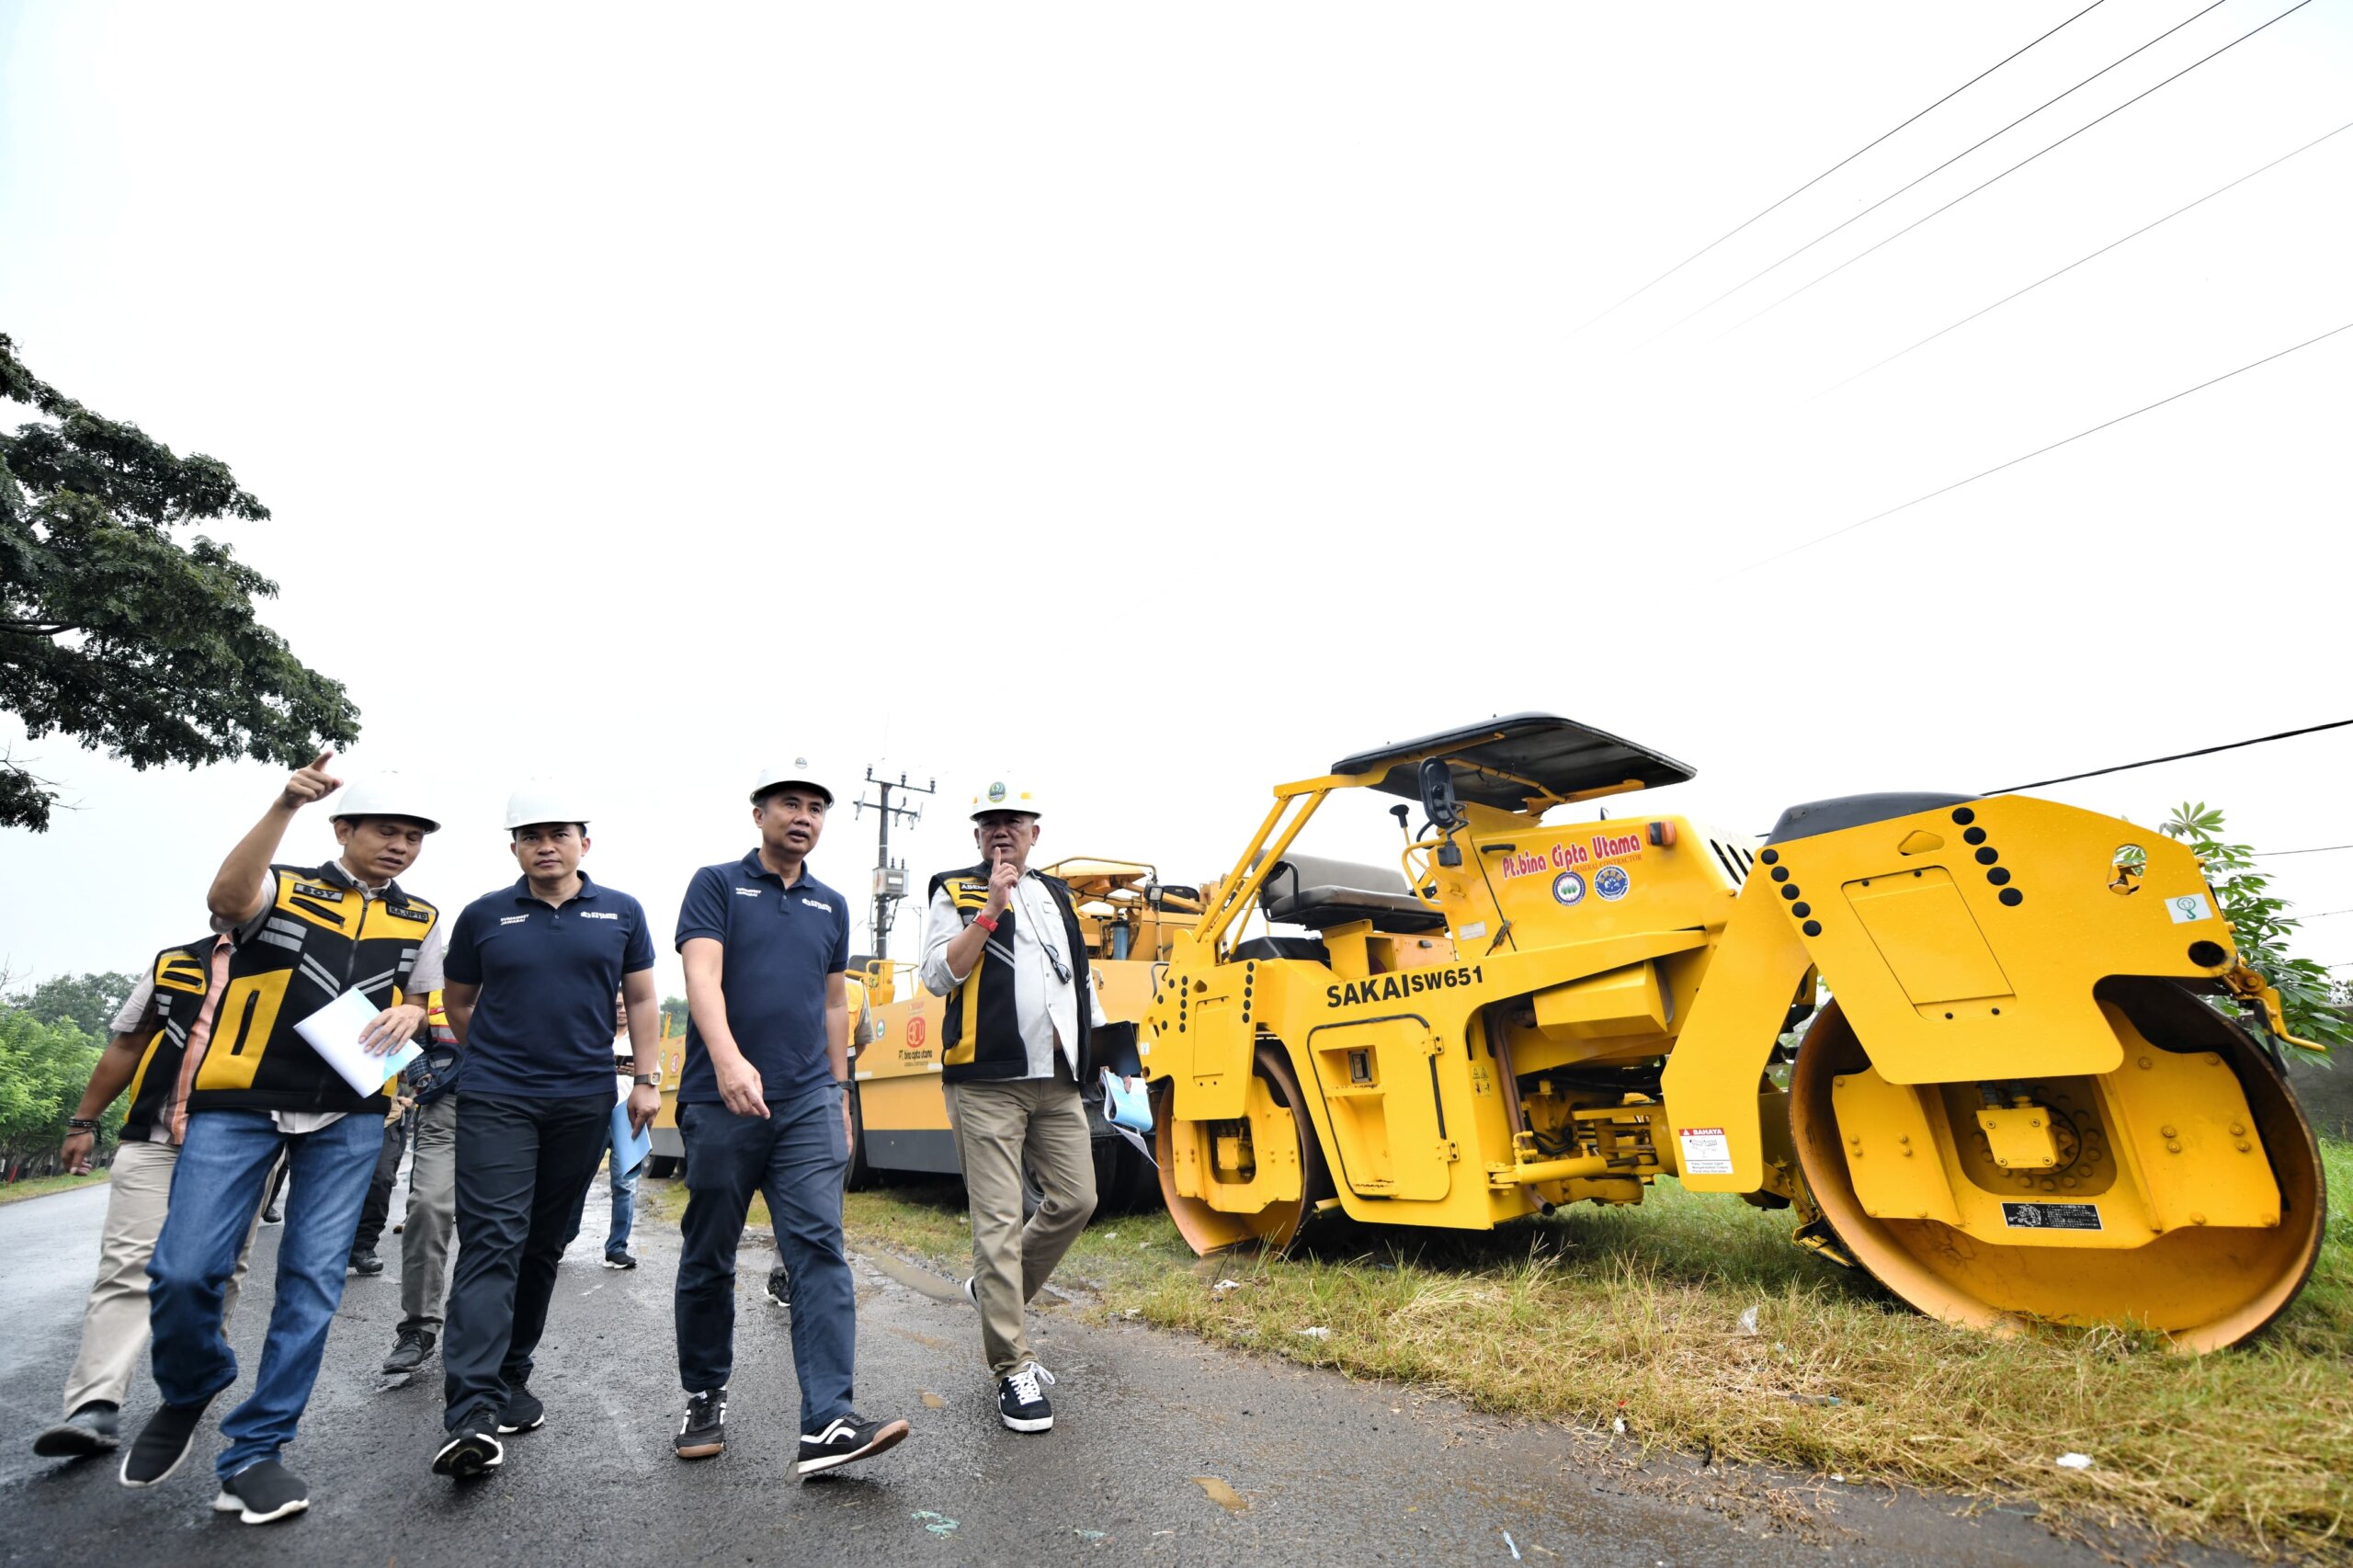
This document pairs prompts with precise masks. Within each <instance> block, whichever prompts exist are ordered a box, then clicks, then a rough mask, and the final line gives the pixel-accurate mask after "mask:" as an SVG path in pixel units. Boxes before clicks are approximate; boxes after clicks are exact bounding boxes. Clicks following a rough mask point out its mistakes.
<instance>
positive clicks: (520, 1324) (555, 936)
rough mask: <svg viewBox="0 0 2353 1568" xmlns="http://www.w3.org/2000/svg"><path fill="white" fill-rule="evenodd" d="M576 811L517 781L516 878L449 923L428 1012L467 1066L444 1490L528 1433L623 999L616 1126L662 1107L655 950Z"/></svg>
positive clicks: (446, 1362) (461, 1104) (592, 1170)
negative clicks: (593, 858)
mask: <svg viewBox="0 0 2353 1568" xmlns="http://www.w3.org/2000/svg"><path fill="white" fill-rule="evenodd" d="M587 815H588V812H587V808H586V806H585V804H584V803H583V802H582V801H581V800H580V799H579V797H578V796H577V795H576V794H575V793H574V792H572V791H570V790H563V789H560V788H556V787H553V786H549V785H529V786H526V787H525V788H523V789H520V790H517V791H515V793H514V795H513V796H512V797H511V798H510V799H509V800H508V801H507V802H506V835H507V845H508V847H509V848H510V849H511V850H512V851H513V852H514V856H515V859H516V863H517V865H518V866H520V867H521V868H522V872H523V874H522V875H521V876H520V877H518V878H517V879H516V881H515V883H514V885H513V886H511V887H505V888H501V889H499V890H498V891H497V892H490V893H484V894H483V896H482V897H480V898H478V899H476V900H474V901H473V902H472V903H470V904H468V905H466V907H465V909H464V911H463V912H462V913H460V915H459V916H458V918H457V919H456V920H455V921H454V922H453V923H452V924H451V926H450V930H449V965H448V975H449V978H448V981H447V983H446V984H445V985H444V986H443V988H442V1002H443V1006H444V1008H445V1010H446V1011H447V1012H448V1014H449V1028H450V1030H451V1032H452V1033H454V1034H455V1035H456V1036H457V1037H458V1043H459V1044H460V1046H461V1047H462V1048H463V1050H464V1053H465V1064H466V1065H465V1091H464V1092H463V1093H462V1094H460V1096H458V1166H457V1193H458V1264H457V1268H456V1270H455V1272H454V1274H453V1275H452V1277H451V1278H450V1281H449V1305H448V1308H447V1309H446V1311H447V1324H446V1326H447V1330H448V1334H447V1337H446V1338H444V1340H443V1341H442V1345H441V1374H442V1376H441V1384H442V1402H443V1404H444V1406H445V1408H444V1410H443V1412H442V1416H441V1424H442V1426H443V1428H444V1429H445V1430H446V1431H447V1433H448V1434H449V1435H448V1437H447V1440H445V1441H444V1442H443V1443H442V1445H441V1447H440V1448H439V1449H438V1451H437V1452H436V1453H435V1454H434V1457H433V1471H434V1473H435V1474H437V1475H447V1476H450V1477H453V1478H455V1479H459V1480H464V1479H467V1478H470V1477H472V1476H477V1475H481V1474H483V1472H484V1471H491V1470H495V1469H497V1468H498V1467H499V1466H500V1465H501V1464H503V1463H504V1462H505V1460H506V1445H505V1443H503V1442H502V1441H501V1440H500V1439H501V1438H502V1437H512V1436H514V1435H516V1434H517V1433H522V1432H530V1431H535V1430H537V1429H538V1428H539V1427H540V1426H541V1425H542V1424H543V1423H544V1422H545V1421H546V1419H547V1414H546V1406H545V1405H544V1403H542V1402H541V1401H540V1398H539V1396H538V1395H537V1394H535V1393H534V1392H532V1391H531V1388H530V1380H531V1372H532V1366H533V1363H532V1359H531V1353H532V1352H533V1351H534V1350H536V1349H537V1348H538V1347H539V1343H540V1333H541V1332H542V1331H543V1330H544V1329H545V1328H546V1326H547V1321H548V1302H549V1301H550V1300H551V1298H552V1297H553V1295H554V1294H555V1277H556V1265H557V1263H558V1262H559V1261H560V1260H561V1259H562V1258H563V1247H564V1243H565V1242H566V1241H567V1240H568V1239H569V1238H570V1234H571V1226H572V1220H573V1216H574V1214H576V1213H577V1212H578V1211H579V1209H580V1201H581V1199H582V1197H583V1195H585V1193H586V1191H587V1190H588V1184H589V1182H590V1181H591V1180H592V1179H594V1177H595V1176H596V1174H597V1164H598V1162H599V1161H601V1160H602V1159H603V1158H604V1153H605V1143H606V1140H607V1138H608V1136H609V1135H610V1131H611V1127H612V1117H613V996H614V994H615V993H617V992H618V993H620V994H625V995H627V996H628V998H629V1002H630V1031H629V1037H630V1046H631V1052H632V1054H633V1056H634V1058H635V1062H636V1069H637V1072H636V1085H635V1087H634V1088H633V1089H632V1090H631V1095H630V1098H629V1117H630V1119H631V1123H632V1124H634V1125H635V1126H636V1127H639V1128H642V1127H643V1126H644V1125H645V1124H646V1123H647V1122H649V1121H652V1120H653V1119H654V1112H655V1111H657V1110H659V1109H660V1108H661V1096H660V1095H659V1093H658V1091H657V1090H656V1089H655V1087H654V1085H655V1084H657V1083H658V1082H659V1077H658V1074H657V1072H656V1068H655V1063H654V1056H655V1052H656V1051H657V1049H658V1044H657V1041H656V1040H655V1019H656V1017H658V1015H659V1013H660V1008H661V1002H660V998H659V997H658V996H656V995H655V994H654V937H653V934H652V932H651V931H649V930H648V929H647V927H646V924H645V911H644V909H643V908H642V907H641V906H640V905H639V903H638V902H637V900H635V899H633V898H631V896H630V895H629V894H627V893H625V892H620V891H618V890H616V889H613V888H608V887H604V886H601V885H599V884H597V882H594V881H590V880H589V878H588V876H587V874H586V873H585V872H584V871H582V870H581V869H580V861H581V858H582V857H583V856H585V855H586V854H587V853H588V848H589V839H588V824H587V820H586V819H587Z"/></svg>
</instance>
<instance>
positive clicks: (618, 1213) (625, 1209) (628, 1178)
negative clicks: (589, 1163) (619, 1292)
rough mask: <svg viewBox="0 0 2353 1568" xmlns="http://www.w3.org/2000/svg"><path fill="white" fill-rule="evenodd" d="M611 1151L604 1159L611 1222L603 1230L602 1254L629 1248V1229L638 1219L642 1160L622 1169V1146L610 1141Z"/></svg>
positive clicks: (609, 1254) (619, 1251)
mask: <svg viewBox="0 0 2353 1568" xmlns="http://www.w3.org/2000/svg"><path fill="white" fill-rule="evenodd" d="M612 1147H613V1155H612V1158H611V1159H610V1160H608V1162H606V1164H607V1169H606V1172H605V1176H606V1181H607V1184H608V1186H610V1187H612V1189H613V1224H612V1228H611V1229H610V1230H608V1231H607V1232H606V1233H605V1256H607V1257H610V1256H613V1255H614V1254H616V1253H623V1252H627V1251H629V1233H630V1229H631V1226H632V1225H634V1224H635V1223H636V1221H637V1178H638V1175H639V1173H640V1172H642V1171H643V1170H644V1169H645V1162H644V1161H642V1160H640V1161H639V1162H638V1163H637V1164H635V1165H631V1166H630V1168H629V1169H627V1170H626V1171H624V1170H623V1169H621V1152H622V1151H621V1146H620V1144H619V1143H615V1144H613V1146H612Z"/></svg>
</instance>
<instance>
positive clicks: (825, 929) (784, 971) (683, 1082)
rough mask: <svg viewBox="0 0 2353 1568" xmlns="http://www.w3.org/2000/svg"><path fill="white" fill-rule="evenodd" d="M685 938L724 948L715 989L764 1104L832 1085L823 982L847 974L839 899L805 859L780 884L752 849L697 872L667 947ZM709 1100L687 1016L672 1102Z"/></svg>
mask: <svg viewBox="0 0 2353 1568" xmlns="http://www.w3.org/2000/svg"><path fill="white" fill-rule="evenodd" d="M689 937H711V938H712V939H713V940H715V941H718V942H721V943H722V944H724V945H725V948H726V955H725V960H724V962H723V963H722V967H721V970H720V989H721V991H722V994H724V995H725V996H726V998H727V1029H728V1032H729V1033H730V1034H733V1036H734V1037H735V1046H736V1049H737V1050H739V1051H742V1052H743V1053H744V1060H745V1061H746V1062H750V1063H751V1064H752V1065H753V1067H755V1068H756V1069H757V1070H758V1072H759V1074H760V1089H761V1093H762V1096H763V1097H765V1098H766V1099H767V1100H768V1102H769V1103H770V1104H774V1103H775V1102H777V1101H779V1100H786V1099H790V1098H791V1097H792V1096H795V1095H802V1094H807V1093H808V1092H809V1091H810V1090H812V1089H817V1088H822V1087H824V1085H827V1084H830V1083H832V1082H833V1081H834V1069H833V1066H832V1064H831V1063H830V1062H828V1061H827V1060H826V1057H825V977H826V976H828V975H834V974H841V973H843V972H845V971H847V970H848V968H849V900H847V899H846V898H844V897H843V896H842V895H841V894H839V893H837V892H835V891H834V890H833V889H831V888H829V887H827V886H826V885H825V884H824V883H823V882H821V881H818V880H817V879H816V878H814V877H813V876H811V875H810V874H809V867H808V864H807V862H805V861H804V862H802V864H801V880H800V881H797V882H795V883H793V884H792V885H791V886H790V887H786V886H785V885H784V879H783V878H782V877H779V876H778V875H777V874H776V873H775V872H774V871H771V870H769V869H767V867H766V866H763V865H761V864H760V852H759V851H758V850H756V849H755V850H753V851H752V852H751V853H750V854H749V855H746V856H745V857H744V858H742V859H741V860H736V861H732V862H730V863H729V864H727V865H723V866H705V867H704V868H703V869H701V870H699V871H697V872H696V873H695V880H694V881H691V882H689V883H688V884H687V896H686V901H685V902H684V903H681V904H680V905H679V906H678V936H677V942H676V945H677V946H678V947H679V948H680V949H684V948H685V947H686V945H687V942H688V938H689ZM719 1100H720V1095H719V1075H718V1074H717V1073H715V1072H714V1071H712V1069H711V1065H710V1049H709V1048H708V1047H707V1046H705V1045H704V1044H703V1040H702V1032H701V1031H700V1030H699V1029H698V1028H695V1026H694V1021H693V1019H692V1018H689V1019H688V1022H687V1062H686V1067H685V1070H684V1071H683V1072H681V1073H680V1074H679V1075H678V1103H679V1104H680V1105H696V1104H710V1105H716V1104H718V1103H719Z"/></svg>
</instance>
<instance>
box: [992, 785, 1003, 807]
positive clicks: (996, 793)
mask: <svg viewBox="0 0 2353 1568" xmlns="http://www.w3.org/2000/svg"><path fill="white" fill-rule="evenodd" d="M1004 799H1005V786H1004V785H1002V784H992V785H990V786H989V803H990V804H992V805H995V804H996V803H997V802H999V801H1003V800H1004Z"/></svg>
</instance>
